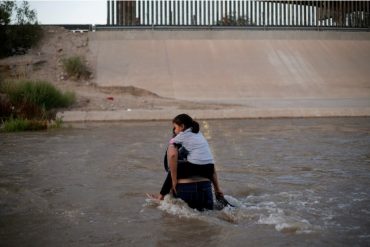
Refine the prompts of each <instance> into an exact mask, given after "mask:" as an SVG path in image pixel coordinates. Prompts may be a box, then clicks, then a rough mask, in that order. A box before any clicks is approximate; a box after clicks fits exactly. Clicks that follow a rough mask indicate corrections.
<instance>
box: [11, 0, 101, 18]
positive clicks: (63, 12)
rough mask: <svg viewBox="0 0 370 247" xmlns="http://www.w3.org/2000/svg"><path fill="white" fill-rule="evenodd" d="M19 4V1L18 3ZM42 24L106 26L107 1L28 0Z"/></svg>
mask: <svg viewBox="0 0 370 247" xmlns="http://www.w3.org/2000/svg"><path fill="white" fill-rule="evenodd" d="M18 2H19V1H18ZM28 2H29V4H30V6H31V8H32V9H34V10H36V12H37V19H38V21H39V23H40V24H106V22H107V1H106V0H105V1H104V0H64V1H60V0H59V1H57V0H49V1H46V0H44V1H37V0H36V1H33V0H31V1H30V0H28Z"/></svg>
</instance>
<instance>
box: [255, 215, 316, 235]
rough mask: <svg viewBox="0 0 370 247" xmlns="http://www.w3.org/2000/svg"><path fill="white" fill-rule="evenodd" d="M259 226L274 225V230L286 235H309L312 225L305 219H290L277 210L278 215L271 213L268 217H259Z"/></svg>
mask: <svg viewBox="0 0 370 247" xmlns="http://www.w3.org/2000/svg"><path fill="white" fill-rule="evenodd" d="M258 223H259V224H266V225H275V229H276V230H277V231H279V232H286V233H310V232H312V225H311V224H310V223H309V222H308V221H307V220H305V219H302V218H299V217H297V216H295V217H291V216H287V215H285V214H284V212H283V210H278V213H272V214H270V215H268V216H263V215H261V217H260V219H259V220H258Z"/></svg>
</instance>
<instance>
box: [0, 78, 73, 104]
mask: <svg viewBox="0 0 370 247" xmlns="http://www.w3.org/2000/svg"><path fill="white" fill-rule="evenodd" d="M0 92H3V93H5V94H6V95H8V97H9V100H10V103H11V104H13V105H20V104H23V103H25V102H26V103H29V104H32V105H35V106H37V107H41V108H45V110H50V109H52V108H60V107H68V106H69V105H71V104H72V103H73V102H74V100H75V96H74V94H73V93H70V92H66V93H61V92H60V91H59V90H58V89H57V88H56V87H54V86H53V85H52V84H50V83H49V82H46V81H31V80H19V81H8V82H4V83H2V85H0Z"/></svg>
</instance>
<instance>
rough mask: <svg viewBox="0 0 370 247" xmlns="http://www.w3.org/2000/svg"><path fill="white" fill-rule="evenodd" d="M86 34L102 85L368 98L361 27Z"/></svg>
mask: <svg viewBox="0 0 370 247" xmlns="http://www.w3.org/2000/svg"><path fill="white" fill-rule="evenodd" d="M89 39H90V49H91V50H92V52H93V54H94V56H95V58H96V61H95V63H96V64H95V66H96V69H97V76H96V83H97V84H98V85H100V86H129V85H132V86H135V87H139V88H143V89H147V90H150V91H152V92H155V93H157V94H159V95H161V96H165V97H173V98H178V99H188V100H204V101H206V100H207V101H212V100H213V101H215V100H216V101H223V102H230V103H236V102H238V101H243V100H246V99H258V98H260V99H261V98H263V99H338V98H341V99H355V98H361V99H365V101H366V99H370V33H366V32H316V31H306V32H305V31H269V32H266V31H241V30H230V31H229V30H222V31H221V30H220V31H157V30H155V31H152V30H127V31H99V32H94V33H90V36H89ZM369 101H370V100H369ZM369 105H370V103H369Z"/></svg>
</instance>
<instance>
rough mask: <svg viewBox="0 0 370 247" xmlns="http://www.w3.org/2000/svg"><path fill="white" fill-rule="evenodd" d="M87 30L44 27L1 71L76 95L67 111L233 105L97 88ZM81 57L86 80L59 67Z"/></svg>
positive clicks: (3, 62) (135, 90)
mask: <svg viewBox="0 0 370 247" xmlns="http://www.w3.org/2000/svg"><path fill="white" fill-rule="evenodd" d="M88 42H89V40H88V34H87V33H73V32H71V31H68V30H66V29H64V28H62V27H45V28H44V37H43V39H42V40H41V42H40V43H39V45H38V46H37V47H34V48H32V49H30V50H29V51H28V52H27V54H25V55H16V56H12V57H8V58H5V59H1V60H0V73H1V74H2V76H3V77H5V78H15V79H23V78H25V79H37V80H46V81H49V82H50V83H52V84H54V85H55V86H57V87H58V88H60V89H61V90H62V91H72V92H74V93H75V94H76V99H77V100H76V103H75V104H74V105H73V106H71V109H70V110H79V111H92V110H95V111H96V110H102V111H107V110H109V111H111V110H113V111H114V110H128V109H156V110H159V109H161V110H166V109H169V110H170V109H184V110H187V109H205V110H206V109H225V108H229V107H233V108H235V105H234V106H232V105H222V104H216V105H215V104H202V103H197V102H190V101H181V100H175V99H171V98H164V97H160V96H159V95H156V94H154V93H152V92H150V91H147V90H144V89H140V88H136V87H133V86H129V87H98V86H96V84H95V83H94V78H95V75H96V74H95V73H96V70H95V65H94V58H93V56H92V54H91V52H90V51H89V45H88ZM76 55H78V56H80V57H82V58H83V59H84V60H85V62H86V65H87V66H88V67H89V69H90V71H91V72H92V74H91V76H90V78H89V79H87V80H85V79H82V80H78V81H76V80H74V79H72V78H68V77H67V75H66V74H65V72H64V70H63V66H62V60H63V58H68V57H71V56H76Z"/></svg>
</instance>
